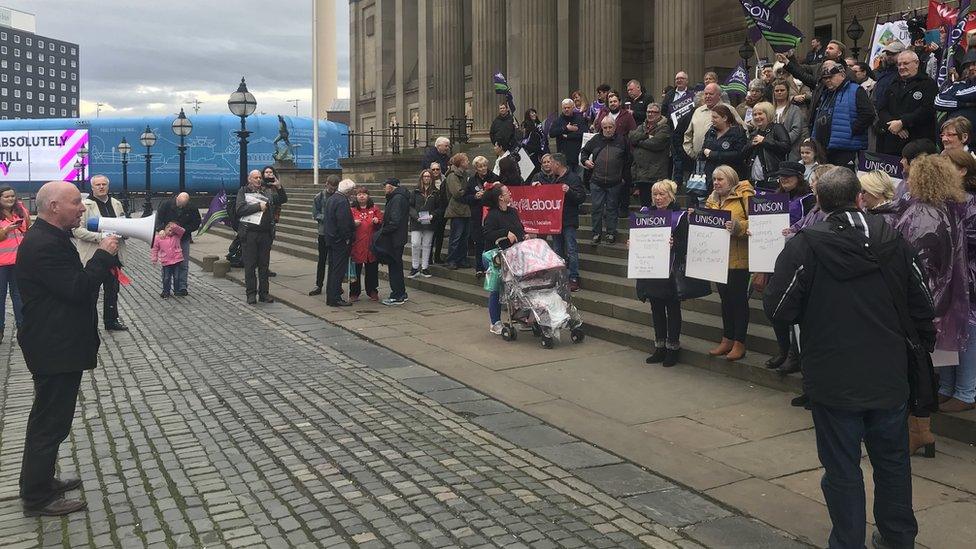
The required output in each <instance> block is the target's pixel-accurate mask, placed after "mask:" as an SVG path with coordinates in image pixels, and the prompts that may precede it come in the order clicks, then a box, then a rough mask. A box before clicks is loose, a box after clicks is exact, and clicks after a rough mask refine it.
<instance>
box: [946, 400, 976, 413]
mask: <svg viewBox="0 0 976 549" xmlns="http://www.w3.org/2000/svg"><path fill="white" fill-rule="evenodd" d="M973 408H976V405H974V404H973V403H972V402H963V401H961V400H959V399H958V398H955V397H953V398H950V399H949V400H947V401H945V402H943V403H942V404H940V405H939V411H940V412H945V413H947V414H958V413H959V412H965V411H967V410H972V409H973Z"/></svg>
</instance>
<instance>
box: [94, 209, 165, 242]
mask: <svg viewBox="0 0 976 549" xmlns="http://www.w3.org/2000/svg"><path fill="white" fill-rule="evenodd" d="M87 229H88V230H89V231H92V232H96V233H114V234H117V235H120V236H127V237H131V238H135V239H138V240H141V241H143V242H145V243H146V244H149V245H150V246H152V243H153V237H154V236H156V230H155V229H156V214H153V215H150V216H148V217H139V218H136V219H129V218H126V217H90V218H88V226H87Z"/></svg>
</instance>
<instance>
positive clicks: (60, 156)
mask: <svg viewBox="0 0 976 549" xmlns="http://www.w3.org/2000/svg"><path fill="white" fill-rule="evenodd" d="M87 146H88V130H74V129H72V130H31V131H27V130H25V131H6V132H0V184H4V183H14V182H25V181H75V180H76V179H77V178H78V170H76V169H75V167H74V165H75V161H77V160H79V158H78V151H79V150H80V149H81V148H82V147H87ZM81 161H82V162H83V163H84V164H85V165H86V166H87V165H88V157H87V156H85V157H84V158H83V159H81Z"/></svg>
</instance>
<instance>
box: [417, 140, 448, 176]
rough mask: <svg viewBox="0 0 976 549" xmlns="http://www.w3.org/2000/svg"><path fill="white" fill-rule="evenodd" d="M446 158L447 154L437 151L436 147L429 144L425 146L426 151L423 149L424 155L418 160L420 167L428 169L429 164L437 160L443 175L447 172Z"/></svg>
mask: <svg viewBox="0 0 976 549" xmlns="http://www.w3.org/2000/svg"><path fill="white" fill-rule="evenodd" d="M448 160H450V157H449V156H448V155H446V154H441V153H439V152H437V147H435V146H433V145H431V146H430V147H427V150H426V151H424V157H423V158H421V160H420V169H421V170H427V169H430V165H431V164H433V163H434V162H437V163H438V164H440V166H441V175H444V174H446V173H447V168H448V166H447V162H448Z"/></svg>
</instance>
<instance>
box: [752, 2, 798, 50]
mask: <svg viewBox="0 0 976 549" xmlns="http://www.w3.org/2000/svg"><path fill="white" fill-rule="evenodd" d="M739 3H740V4H742V11H743V13H745V16H746V34H747V36H748V37H749V41H750V42H752V43H753V44H758V43H759V40H760V39H762V38H765V39H766V42H767V43H768V44H769V46H770V47H771V48H773V51H774V52H776V53H786V52H788V51H790V50H791V49H794V48H796V47H797V45H799V43H800V39H801V38H803V33H802V32H800V29H798V28H796V27H794V26H793V23H791V22H790V19H789V17H788V16H787V13H786V12H787V10H789V9H790V4H792V3H793V0H739Z"/></svg>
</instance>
